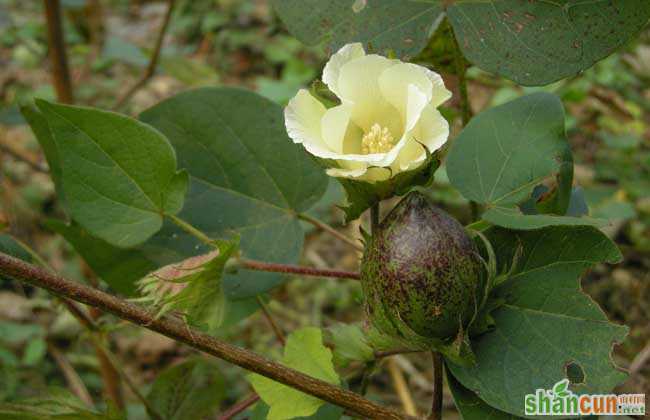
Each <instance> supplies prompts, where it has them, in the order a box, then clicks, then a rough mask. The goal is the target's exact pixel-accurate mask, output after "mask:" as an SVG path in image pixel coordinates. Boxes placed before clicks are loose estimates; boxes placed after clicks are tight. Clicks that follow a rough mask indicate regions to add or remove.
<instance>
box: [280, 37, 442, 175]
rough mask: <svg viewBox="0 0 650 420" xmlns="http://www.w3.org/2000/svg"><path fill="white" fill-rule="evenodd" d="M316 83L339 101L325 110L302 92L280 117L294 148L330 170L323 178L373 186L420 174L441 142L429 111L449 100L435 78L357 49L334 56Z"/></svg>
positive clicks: (436, 118)
mask: <svg viewBox="0 0 650 420" xmlns="http://www.w3.org/2000/svg"><path fill="white" fill-rule="evenodd" d="M323 82H324V83H325V84H327V86H328V88H329V90H331V91H332V93H334V94H335V95H336V96H337V97H338V98H339V99H340V101H341V104H340V105H337V106H334V107H332V108H329V109H327V108H326V107H325V106H324V105H323V104H322V103H321V102H320V101H318V100H317V99H316V98H315V97H314V96H312V95H311V94H310V93H309V91H307V90H305V89H302V90H300V91H299V92H298V94H297V95H296V96H295V97H294V98H293V99H291V101H290V102H289V104H288V106H287V107H286V109H285V112H284V117H285V125H286V127H287V132H288V133H289V137H291V139H292V140H293V141H294V143H301V144H302V145H303V146H304V147H305V149H307V151H308V152H309V153H311V154H313V155H314V156H317V157H319V158H323V159H329V160H331V161H334V162H336V166H338V167H332V168H329V169H328V170H327V173H328V174H329V175H330V176H334V177H344V178H351V179H355V180H359V181H366V182H371V183H374V182H377V181H383V180H386V179H389V178H391V177H393V176H395V175H397V174H399V173H400V172H404V171H409V170H413V169H416V168H418V167H419V166H421V165H422V164H423V163H424V162H425V160H426V157H427V150H428V152H430V153H433V152H434V151H436V150H438V149H439V148H440V147H442V146H443V145H444V144H445V142H446V141H447V138H448V137H449V124H448V123H447V121H446V120H445V119H444V118H443V116H442V115H441V114H440V112H439V111H438V110H437V107H438V106H439V105H440V104H442V103H443V102H445V101H446V100H447V99H449V98H450V97H451V92H449V91H448V90H447V89H446V88H445V85H444V83H443V81H442V78H441V77H440V75H439V74H437V73H434V72H432V71H431V70H429V69H427V68H425V67H422V66H418V65H415V64H410V63H404V62H402V61H400V60H391V59H388V58H386V57H382V56H379V55H375V54H366V53H365V51H364V50H363V47H362V45H361V44H359V43H355V44H348V45H346V46H344V47H343V48H341V49H340V50H339V51H338V52H337V53H336V54H334V55H333V56H332V57H331V58H330V60H329V61H328V63H327V64H326V65H325V69H324V70H323Z"/></svg>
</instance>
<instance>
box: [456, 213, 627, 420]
mask: <svg viewBox="0 0 650 420" xmlns="http://www.w3.org/2000/svg"><path fill="white" fill-rule="evenodd" d="M487 234H488V237H489V239H490V241H491V242H492V244H493V246H494V249H495V251H496V253H497V258H498V260H499V264H500V265H501V271H503V270H504V269H505V268H506V267H508V266H509V265H510V264H511V263H512V261H513V260H516V261H515V269H514V270H513V273H512V274H511V275H510V276H509V278H508V279H507V280H505V281H504V282H503V283H501V284H500V285H499V286H497V288H496V289H495V291H494V294H495V296H496V297H500V298H503V299H504V300H505V302H506V303H505V304H504V305H503V306H501V307H499V308H498V309H496V310H495V311H494V312H492V316H493V317H494V320H495V321H496V327H495V329H494V330H493V331H491V332H487V333H485V334H483V335H481V336H478V337H475V339H474V340H473V342H472V347H473V349H474V351H475V353H476V359H477V364H476V366H474V367H470V368H465V367H460V366H458V365H455V364H453V363H449V364H448V367H449V368H450V370H451V372H452V374H453V375H454V376H455V377H456V378H457V379H458V380H459V381H460V382H461V383H462V384H463V386H465V387H466V388H468V389H469V390H471V391H472V392H474V393H476V394H478V395H479V396H480V397H481V399H482V400H484V401H485V402H486V403H487V404H489V405H490V406H493V407H495V408H497V409H499V410H502V411H505V412H508V413H511V414H515V415H523V409H524V405H523V401H524V395H525V394H528V393H532V392H534V391H535V389H537V388H544V389H549V388H551V387H552V386H553V385H554V384H556V383H557V382H558V381H559V380H561V379H563V378H565V377H567V378H569V379H571V377H575V376H576V375H575V372H572V373H571V374H569V372H568V367H569V366H573V369H578V370H580V371H581V373H582V375H581V376H582V377H583V378H584V380H583V381H582V382H581V383H573V384H571V390H572V391H573V392H575V393H577V394H584V393H592V394H599V393H607V392H610V391H611V390H612V389H613V388H614V386H616V385H617V384H619V383H620V382H622V381H623V380H624V379H625V374H624V373H623V372H621V371H620V370H618V369H617V368H616V366H615V365H614V363H613V361H612V359H611V355H610V352H611V349H612V344H613V343H615V342H621V341H622V340H623V338H624V337H625V335H626V334H627V329H626V328H625V327H623V326H619V325H615V324H612V323H610V322H608V320H607V317H606V316H605V314H604V313H603V312H602V310H601V309H600V308H599V307H598V305H597V304H596V303H595V302H594V301H593V300H591V298H590V297H588V296H587V295H586V294H584V293H583V292H582V290H581V288H580V281H579V276H580V274H581V273H582V272H583V271H585V270H586V269H588V268H589V267H591V266H593V265H595V264H597V263H600V262H607V263H616V262H618V261H620V260H621V254H620V252H619V250H618V249H617V248H616V245H614V243H612V242H611V240H609V238H607V236H605V235H604V234H603V233H602V232H600V231H599V230H597V229H595V228H593V227H590V226H552V227H547V228H544V229H540V230H535V231H508V230H505V229H498V228H497V229H490V230H489V231H488V232H487ZM515 255H519V257H518V258H515ZM579 376H580V375H579Z"/></svg>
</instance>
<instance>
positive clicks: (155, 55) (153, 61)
mask: <svg viewBox="0 0 650 420" xmlns="http://www.w3.org/2000/svg"><path fill="white" fill-rule="evenodd" d="M45 1H46V2H47V1H48V0H45ZM173 11H174V0H167V12H166V13H165V17H164V18H163V22H162V25H161V26H160V30H159V31H158V36H157V37H156V44H155V46H154V49H153V52H152V53H151V57H150V58H149V64H148V65H147V68H146V69H145V71H144V73H143V74H142V76H140V79H138V81H137V82H135V84H134V85H133V86H131V88H130V89H129V90H128V91H126V92H125V93H124V94H123V95H122V96H120V97H119V99H118V100H117V101H116V102H115V105H113V110H117V109H119V108H121V107H122V105H124V104H125V103H126V102H127V101H128V100H129V99H131V97H132V96H133V95H135V93H136V92H137V91H138V90H140V89H142V88H143V87H144V86H146V84H147V83H148V82H149V79H151V78H152V77H153V75H154V73H155V72H156V67H158V59H159V58H160V51H161V50H162V44H163V41H164V39H165V33H166V32H167V28H168V27H169V22H170V21H171V17H172V12H173Z"/></svg>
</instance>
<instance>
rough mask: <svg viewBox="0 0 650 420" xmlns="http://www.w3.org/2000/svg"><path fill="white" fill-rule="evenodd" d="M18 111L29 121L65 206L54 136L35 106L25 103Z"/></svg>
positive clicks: (59, 163) (59, 196)
mask: <svg viewBox="0 0 650 420" xmlns="http://www.w3.org/2000/svg"><path fill="white" fill-rule="evenodd" d="M20 112H21V113H22V114H23V117H25V120H27V123H29V126H30V127H31V129H32V131H33V132H34V136H36V140H38V143H39V144H40V145H41V149H43V153H44V154H45V159H46V160H47V163H48V166H49V167H50V176H51V177H52V181H53V182H54V186H55V188H56V194H57V197H58V199H59V201H60V202H61V203H62V204H63V206H64V207H65V196H64V192H63V186H62V185H61V180H62V175H61V159H60V158H59V152H58V151H57V149H56V144H55V143H54V138H53V137H52V133H51V132H50V127H49V125H48V124H47V120H46V119H45V117H44V116H43V114H42V113H41V112H40V111H39V110H38V109H37V108H36V107H35V106H31V105H25V106H23V107H21V108H20Z"/></svg>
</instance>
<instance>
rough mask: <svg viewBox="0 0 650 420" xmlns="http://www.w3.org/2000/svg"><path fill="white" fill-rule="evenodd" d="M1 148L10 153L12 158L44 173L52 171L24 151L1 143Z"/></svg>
mask: <svg viewBox="0 0 650 420" xmlns="http://www.w3.org/2000/svg"><path fill="white" fill-rule="evenodd" d="M0 150H1V151H3V152H4V153H6V154H8V155H9V156H11V157H12V158H14V159H16V160H17V161H19V162H23V163H25V164H27V166H29V167H30V168H32V169H33V170H35V171H36V172H41V173H44V174H48V173H50V171H49V170H48V169H47V167H46V166H45V165H42V164H40V163H38V162H35V161H34V160H32V159H30V158H29V157H27V156H25V155H24V154H23V153H22V152H19V151H18V150H14V149H13V148H12V147H10V146H8V145H6V144H3V143H0Z"/></svg>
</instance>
